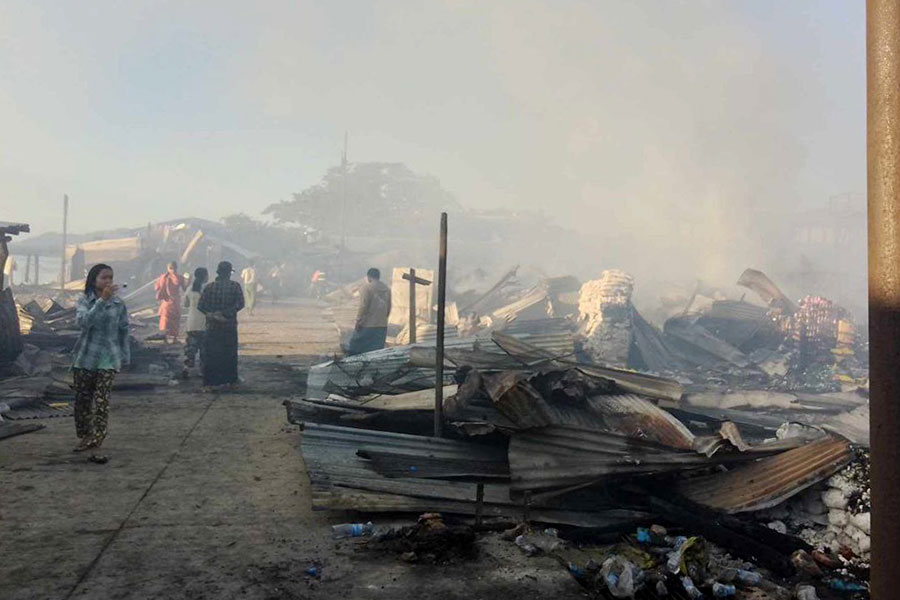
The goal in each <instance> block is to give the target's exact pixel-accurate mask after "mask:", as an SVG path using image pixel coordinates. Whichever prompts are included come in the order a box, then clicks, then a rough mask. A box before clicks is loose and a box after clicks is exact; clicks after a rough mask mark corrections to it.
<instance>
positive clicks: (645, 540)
mask: <svg viewBox="0 0 900 600" xmlns="http://www.w3.org/2000/svg"><path fill="white" fill-rule="evenodd" d="M652 539H653V536H651V535H650V530H649V529H647V528H646V527H638V528H637V541H638V543H639V544H649V543H650V541H651V540H652Z"/></svg>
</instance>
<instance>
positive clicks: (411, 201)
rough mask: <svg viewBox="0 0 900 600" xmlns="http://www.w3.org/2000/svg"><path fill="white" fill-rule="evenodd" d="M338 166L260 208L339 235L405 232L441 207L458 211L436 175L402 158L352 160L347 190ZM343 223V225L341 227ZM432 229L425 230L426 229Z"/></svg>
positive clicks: (286, 220) (287, 220) (280, 218)
mask: <svg viewBox="0 0 900 600" xmlns="http://www.w3.org/2000/svg"><path fill="white" fill-rule="evenodd" d="M344 186H345V180H344V177H343V172H342V169H341V167H332V168H330V169H329V170H328V172H327V173H326V174H325V176H324V177H323V178H322V181H321V182H320V183H318V184H316V185H314V186H312V187H310V188H307V189H305V190H303V191H302V192H299V193H296V194H294V195H293V200H289V201H285V202H279V203H276V204H272V205H270V206H268V207H267V208H266V209H265V210H264V211H263V213H264V214H269V215H272V217H273V218H274V219H275V220H276V221H279V222H281V223H296V224H301V225H305V226H308V227H314V228H316V229H319V230H321V231H323V232H326V233H331V234H336V235H339V234H340V233H341V232H342V231H343V232H344V233H346V234H347V235H372V234H376V235H386V234H388V233H390V232H400V231H401V230H402V231H403V234H402V235H408V232H409V231H410V230H412V231H415V230H416V229H418V228H419V226H420V225H421V224H422V223H423V221H424V222H428V221H427V219H430V218H433V217H434V216H435V215H436V214H438V213H440V212H441V211H447V210H461V208H460V206H459V203H458V202H457V201H456V199H455V198H454V197H453V195H452V194H450V193H449V192H448V191H446V190H445V189H443V188H442V187H441V184H440V182H439V181H438V180H437V178H435V177H432V176H429V175H420V174H417V173H415V172H413V171H412V170H411V169H409V168H408V167H407V166H406V165H404V164H402V163H351V164H349V165H348V167H347V176H346V190H345V188H344ZM342 223H343V226H342ZM431 233H432V231H431V229H428V234H429V235H430V234H431Z"/></svg>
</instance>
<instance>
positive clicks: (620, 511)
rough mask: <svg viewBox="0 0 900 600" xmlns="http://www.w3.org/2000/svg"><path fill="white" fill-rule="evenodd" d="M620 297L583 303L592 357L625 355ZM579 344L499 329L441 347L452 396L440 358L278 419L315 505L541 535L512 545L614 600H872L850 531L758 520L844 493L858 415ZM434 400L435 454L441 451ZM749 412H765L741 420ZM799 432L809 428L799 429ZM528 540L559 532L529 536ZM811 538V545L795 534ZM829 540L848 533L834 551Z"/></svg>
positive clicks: (362, 367)
mask: <svg viewBox="0 0 900 600" xmlns="http://www.w3.org/2000/svg"><path fill="white" fill-rule="evenodd" d="M629 286H630V284H629V282H628V279H627V278H624V277H621V276H620V275H619V274H617V273H612V272H610V273H607V274H606V275H605V276H604V279H603V280H601V283H600V284H597V285H589V286H586V287H583V288H582V293H583V295H587V296H590V297H592V298H594V299H595V300H594V302H593V304H591V303H589V302H585V303H584V304H583V308H584V309H585V310H584V311H583V313H584V315H585V316H586V318H584V319H583V320H582V323H581V325H582V329H581V331H589V332H590V334H589V335H588V337H589V338H590V337H591V336H593V338H594V339H596V340H600V341H601V342H602V343H600V344H598V345H595V346H591V345H590V344H589V345H588V348H591V347H593V348H594V349H595V352H596V349H599V348H603V347H608V346H609V344H607V342H609V341H611V340H615V341H616V342H618V340H617V339H616V336H614V335H607V334H605V333H603V332H602V331H603V329H604V328H605V327H607V325H609V328H616V327H618V326H619V325H621V324H622V323H623V322H624V321H623V320H622V318H620V317H621V316H622V315H623V314H626V313H629V311H630V310H631V306H630V299H629V293H630V287H629ZM636 315H637V312H636V311H633V312H630V316H628V317H627V318H630V319H631V321H630V324H631V332H630V336H632V337H631V341H630V342H629V345H631V346H633V345H634V340H635V339H636V338H637V335H636V334H635V333H634V331H635V329H637V327H635V323H637V322H643V320H642V319H640V317H639V315H638V316H637V318H636ZM638 319H640V321H638ZM644 323H646V322H644ZM577 326H578V324H577V323H575V322H573V320H571V319H566V318H556V319H552V318H551V319H548V318H544V319H535V320H522V321H519V320H513V321H512V322H510V323H508V324H507V328H506V329H504V330H503V331H497V330H495V331H481V332H479V334H478V335H476V336H472V337H464V338H456V339H452V340H448V341H447V343H446V347H445V361H446V363H445V369H444V373H445V375H444V379H443V380H442V381H437V380H436V370H435V368H434V366H435V360H436V356H435V350H434V347H433V345H430V344H429V343H421V344H415V345H412V346H397V347H392V348H387V349H384V350H379V351H376V352H371V353H367V354H362V355H357V356H351V357H347V358H343V359H335V360H332V361H328V362H326V363H323V364H320V365H316V366H314V367H312V368H311V369H310V371H309V376H308V389H307V393H306V396H305V397H304V398H302V399H297V400H289V401H287V402H285V405H286V408H287V411H288V418H289V420H291V421H292V422H294V423H298V424H301V425H302V428H303V433H302V439H301V451H302V453H303V457H304V461H305V464H306V466H307V469H308V472H309V476H310V480H311V483H312V491H313V494H312V501H313V507H314V508H315V509H320V510H340V511H344V510H356V511H360V512H363V513H387V512H391V513H396V512H411V513H424V512H440V513H444V514H456V515H468V516H470V517H475V519H476V522H483V520H485V519H502V520H504V521H505V522H510V521H512V522H513V523H516V522H521V523H525V524H527V525H525V526H524V527H526V528H527V527H529V526H530V527H532V529H531V530H529V531H526V530H525V529H522V530H521V531H520V532H519V534H520V535H522V536H523V537H521V538H519V545H520V547H522V548H523V550H525V551H526V552H536V551H543V552H546V553H550V554H553V555H559V556H560V557H562V558H560V560H561V562H562V563H563V564H564V565H565V566H566V568H568V569H569V571H570V572H571V573H572V574H573V576H575V577H576V578H577V579H578V580H579V581H580V582H582V583H583V584H584V585H585V586H586V587H588V588H590V589H592V590H595V591H597V593H598V594H601V595H603V597H640V594H642V593H643V594H647V593H651V592H653V590H655V589H659V590H662V588H665V589H666V590H667V591H669V592H670V593H671V594H672V596H673V597H685V594H687V595H688V596H687V597H699V596H696V595H695V596H692V595H691V594H694V593H695V592H696V593H697V594H700V593H705V594H722V593H724V592H730V593H732V594H733V593H735V588H733V587H731V586H737V588H741V587H743V588H746V589H748V590H749V589H753V590H755V592H756V593H757V594H758V595H757V596H754V597H758V598H766V597H770V598H782V597H784V598H787V597H790V594H791V593H792V592H791V590H793V589H794V588H795V587H796V586H797V585H798V584H803V585H811V586H813V588H812V589H809V588H798V589H800V590H801V591H803V593H805V594H806V596H803V597H807V598H814V597H816V596H815V595H809V594H815V591H814V590H815V589H818V590H819V592H820V593H823V594H824V593H826V592H827V589H829V586H830V585H832V582H838V583H835V584H834V585H845V586H846V585H862V584H858V583H857V581H864V580H865V572H864V568H865V552H866V548H865V544H864V540H863V539H862V538H860V539H858V540H854V541H853V543H852V544H850V543H848V540H849V539H851V538H852V534H851V532H849V531H848V530H846V527H847V526H848V524H850V523H851V517H849V516H848V517H847V519H846V522H845V521H844V520H843V519H841V518H840V517H839V516H838V515H837V514H836V513H835V515H834V516H832V514H831V513H828V514H827V516H826V517H825V520H824V522H823V520H822V519H819V522H818V525H816V523H812V524H810V525H809V526H807V527H805V528H800V529H797V528H796V527H794V528H793V529H791V531H790V532H789V531H788V528H787V527H786V526H785V527H784V528H779V529H780V530H775V529H772V528H770V527H768V526H767V525H768V524H769V523H770V522H772V521H773V520H774V519H773V518H771V516H770V514H769V513H767V512H766V511H769V510H772V509H773V507H776V508H777V509H784V510H792V509H785V508H784V507H785V506H793V505H794V503H796V502H798V500H796V498H803V497H804V496H803V493H804V491H805V490H810V489H815V488H814V486H816V485H822V483H821V482H824V481H826V480H828V481H831V482H837V481H839V479H840V477H844V473H845V471H842V470H843V469H845V468H847V465H851V463H852V464H853V465H855V464H857V463H856V462H854V461H855V460H857V459H856V454H855V452H854V446H853V444H851V442H850V441H848V439H846V438H845V437H843V436H842V435H840V432H841V427H842V426H843V427H844V429H847V428H848V427H850V426H849V425H848V424H847V423H844V422H843V421H842V420H841V419H839V417H841V418H842V419H844V421H846V420H847V418H846V415H850V414H851V413H853V412H854V411H856V410H858V409H860V408H862V407H863V405H864V403H865V399H864V398H862V397H859V396H852V395H851V396H850V397H845V396H817V395H813V394H796V395H789V394H782V395H781V396H779V395H777V394H775V393H774V392H766V393H767V394H769V395H768V396H766V397H765V398H764V399H763V400H760V398H759V397H758V396H757V395H755V394H754V393H743V396H739V397H735V395H734V394H736V393H739V392H735V393H728V392H721V391H716V392H712V393H713V394H714V397H710V396H708V395H707V396H704V394H703V392H701V391H699V390H697V388H696V387H690V386H689V389H686V388H685V386H684V385H683V384H682V383H680V382H679V381H677V380H675V379H672V378H666V377H660V376H658V375H652V374H648V373H641V372H636V371H633V370H627V369H623V368H616V367H614V366H611V365H610V362H614V361H609V362H607V361H604V363H605V364H597V362H593V361H590V360H589V358H590V356H589V355H590V352H587V353H585V352H579V351H578V348H577V339H578V331H577V330H576V327H577ZM646 327H647V328H648V329H649V331H644V334H643V335H642V338H641V339H642V343H643V344H644V345H645V348H650V350H653V347H651V346H649V344H652V345H654V346H656V345H658V346H659V347H661V348H662V350H658V351H655V352H654V353H653V356H654V357H656V358H657V359H658V358H659V356H661V355H662V353H663V352H665V351H668V347H667V342H666V336H664V335H662V334H661V332H659V331H658V330H655V329H653V328H652V327H651V326H650V325H647V326H646ZM622 329H625V330H627V329H628V328H627V327H624V328H622ZM614 345H617V344H614ZM586 354H587V355H588V356H585V355H586ZM630 354H633V353H630ZM645 354H648V355H650V351H647V352H645ZM672 354H673V355H674V353H672ZM579 359H580V360H579ZM642 360H644V359H643V358H642ZM749 365H750V363H748V366H749ZM762 376H765V374H764V373H763V374H762ZM438 385H439V386H441V388H442V391H443V396H444V397H445V400H444V402H443V415H444V422H443V430H444V437H442V438H435V437H431V436H430V434H431V431H432V427H433V425H434V411H433V408H434V402H435V386H438ZM686 392H687V393H686ZM706 394H709V392H706ZM754 402H757V403H760V404H765V405H767V409H766V412H769V413H770V414H768V415H767V414H756V411H754V410H748V409H749V408H750V407H753V406H755V405H754ZM769 404H775V405H776V406H775V407H774V409H773V407H771V406H768V405H769ZM723 413H727V414H723ZM813 414H815V418H812V415H813ZM797 415H799V419H798V420H801V421H809V423H808V424H804V425H799V424H791V423H789V422H790V421H793V420H795V419H792V418H790V417H796V416H797ZM732 416H733V417H735V418H734V419H732V418H729V417H732ZM806 416H810V418H809V419H806ZM786 422H788V424H785V423H786ZM832 422H833V423H832ZM848 422H849V421H848ZM853 468H855V467H853ZM839 473H840V475H838V478H837V479H830V480H829V479H828V478H829V477H831V476H833V475H835V474H839ZM809 493H812V492H809ZM816 493H819V494H821V491H817V492H816ZM851 496H852V494H851ZM853 497H855V496H853ZM792 499H795V500H792ZM849 502H850V500H849V498H848V503H849ZM832 510H836V509H832ZM860 514H862V513H860ZM832 519H833V520H835V522H831V520H832ZM862 519H864V517H858V516H856V518H855V520H854V521H859V522H858V523H856V522H854V523H853V526H854V527H860V526H861V525H862V524H863V523H862ZM537 523H541V524H543V526H548V525H552V526H554V527H556V528H558V530H559V531H558V533H554V534H552V535H551V534H547V533H546V532H545V533H535V532H540V531H541V529H540V528H537V527H536V524H537ZM651 525H658V526H662V527H665V528H668V529H669V530H670V531H673V532H675V535H668V536H667V535H666V534H665V533H664V532H662V529H661V528H660V527H657V528H656V529H655V530H654V532H655V533H653V535H650V534H647V533H646V531H649V529H648V528H649V527H650V526H651ZM814 525H815V526H816V527H817V529H815V531H814V533H815V535H813V534H811V533H810V532H808V531H804V529H812V527H813V526H814ZM638 527H640V528H643V529H640V530H639V529H637V528H638ZM777 527H778V526H776V528H777ZM792 527H793V525H792ZM798 527H799V523H798ZM829 527H832V528H837V527H843V528H844V529H842V530H841V531H840V533H838V532H837V531H836V530H832V531H833V533H834V534H835V535H834V536H829V535H828V531H829V529H828V528H829ZM635 531H637V532H638V533H637V535H638V537H637V538H635V539H630V538H628V539H627V540H625V541H624V542H623V541H622V540H623V539H624V536H628V535H629V533H631V534H633V533H634V532H635ZM679 534H683V536H684V537H679ZM648 535H650V537H649V538H647V536H648ZM654 536H655V537H654ZM816 536H818V537H816ZM857 537H859V536H857ZM548 538H552V539H548ZM644 538H647V539H649V540H650V541H646V540H644ZM598 540H602V541H604V543H605V544H606V545H604V546H598ZM615 542H619V544H616V543H615ZM622 544H624V546H623V545H622ZM728 555H730V556H728ZM732 556H733V557H734V558H731V557H732ZM848 557H850V558H849V560H848ZM748 573H749V574H748ZM629 590H630V591H629ZM692 590H694V591H692ZM723 590H724V591H723ZM653 593H655V592H653Z"/></svg>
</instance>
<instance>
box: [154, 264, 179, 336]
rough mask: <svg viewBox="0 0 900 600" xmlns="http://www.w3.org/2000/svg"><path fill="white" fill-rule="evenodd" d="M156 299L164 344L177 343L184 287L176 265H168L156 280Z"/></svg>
mask: <svg viewBox="0 0 900 600" xmlns="http://www.w3.org/2000/svg"><path fill="white" fill-rule="evenodd" d="M155 287H156V299H157V300H158V301H159V330H160V331H162V332H163V333H164V334H165V338H166V343H169V340H170V338H171V343H175V342H177V341H178V324H179V321H180V320H181V292H182V291H183V290H184V288H185V287H186V283H185V281H184V278H183V277H182V276H181V275H179V274H178V263H176V262H175V261H174V260H173V261H172V262H170V263H169V266H168V268H167V269H166V272H165V273H163V274H162V275H160V276H159V279H157V280H156V284H155Z"/></svg>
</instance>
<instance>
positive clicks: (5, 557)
mask: <svg viewBox="0 0 900 600" xmlns="http://www.w3.org/2000/svg"><path fill="white" fill-rule="evenodd" d="M240 334H241V355H242V362H241V377H242V378H243V380H244V383H243V385H242V386H241V388H240V389H239V390H238V391H235V392H231V393H222V394H203V393H201V392H200V389H199V384H198V382H197V381H196V379H192V380H189V381H187V382H182V383H180V384H179V385H177V386H171V387H169V388H166V389H159V390H156V391H154V392H150V393H129V394H117V395H115V396H114V398H113V401H112V406H111V415H110V434H109V437H108V438H107V441H106V443H105V445H104V449H105V451H106V453H107V454H108V455H109V456H110V462H109V463H108V464H106V465H95V464H92V463H89V462H87V461H86V459H85V458H84V457H83V456H81V455H77V454H73V453H72V452H71V449H72V447H74V445H75V442H76V439H75V436H74V426H73V424H72V420H71V418H58V419H46V420H44V421H43V422H44V423H45V424H46V425H47V427H46V429H43V430H41V431H38V432H35V433H30V434H26V435H21V436H18V437H14V438H9V439H6V440H3V441H0V598H2V599H4V600H24V599H68V598H135V599H150V598H153V599H165V598H191V599H214V598H249V599H277V598H304V599H305V598H310V599H318V598H339V597H340V598H379V599H380V598H384V599H395V598H417V597H429V598H466V599H467V600H472V599H478V598H492V599H494V600H501V599H505V598H517V599H518V598H521V597H529V598H551V597H552V598H579V597H583V595H582V592H581V590H580V588H579V586H578V585H577V584H576V583H575V582H574V580H573V579H572V578H571V577H570V576H569V575H568V574H567V573H566V572H565V570H564V569H563V568H562V567H561V566H560V565H559V564H557V563H555V562H554V561H553V560H552V559H549V558H531V559H527V558H525V557H523V556H522V555H521V553H520V552H519V551H518V549H517V548H516V547H515V546H514V545H513V544H511V543H510V542H504V541H501V540H500V539H499V538H498V537H497V536H488V537H485V538H482V539H481V540H480V541H479V542H478V545H479V558H478V560H476V561H472V562H467V563H464V564H457V565H446V566H426V565H409V564H405V563H402V562H400V561H399V560H398V559H397V558H396V557H394V556H386V555H380V554H374V553H372V552H366V551H363V550H362V549H361V548H360V544H359V543H358V542H355V541H342V542H334V541H332V540H331V539H330V537H329V534H330V525H331V524H333V523H338V522H342V521H344V520H350V519H358V518H359V517H358V516H356V517H354V515H326V514H325V513H320V512H312V510H311V508H310V499H309V480H308V478H307V476H306V472H305V468H304V465H303V461H302V458H301V455H300V450H299V441H300V435H301V434H300V432H299V431H298V428H297V427H295V426H292V425H289V424H287V422H286V419H285V411H284V408H283V407H282V405H281V403H282V401H283V400H284V399H286V398H288V397H291V396H292V395H294V394H296V393H298V392H299V391H300V390H302V380H303V374H302V373H301V372H299V371H298V370H297V369H296V368H295V367H297V366H303V365H309V364H311V363H313V362H317V361H318V360H320V358H321V357H322V356H325V355H328V354H329V353H330V352H334V351H335V350H336V349H337V337H338V334H337V328H336V327H335V325H334V323H333V320H332V319H331V318H330V316H329V311H328V310H326V309H324V307H323V306H322V305H319V304H316V303H314V302H311V301H288V302H284V303H281V304H279V305H277V306H272V305H269V304H265V303H263V304H261V305H260V306H258V307H257V309H256V311H255V314H253V315H244V316H243V318H242V323H241V332H240ZM0 385H2V384H0ZM394 519H395V520H396V519H397V517H394ZM311 566H316V567H317V569H318V575H317V576H310V575H308V574H307V573H306V571H307V569H308V568H310V567H311Z"/></svg>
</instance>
